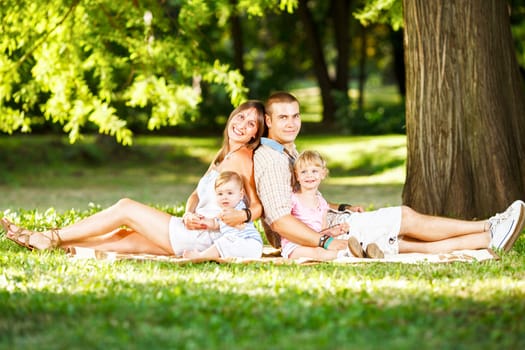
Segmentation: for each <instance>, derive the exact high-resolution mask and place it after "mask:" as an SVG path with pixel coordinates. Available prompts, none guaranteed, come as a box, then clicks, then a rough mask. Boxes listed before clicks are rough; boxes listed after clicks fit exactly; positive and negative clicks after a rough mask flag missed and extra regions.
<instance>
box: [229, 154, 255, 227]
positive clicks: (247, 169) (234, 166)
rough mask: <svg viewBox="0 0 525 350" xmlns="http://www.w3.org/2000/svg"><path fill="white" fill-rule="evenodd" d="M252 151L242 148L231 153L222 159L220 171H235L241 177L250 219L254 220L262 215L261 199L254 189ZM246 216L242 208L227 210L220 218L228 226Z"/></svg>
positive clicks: (238, 222) (233, 224)
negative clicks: (227, 157) (247, 201)
mask: <svg viewBox="0 0 525 350" xmlns="http://www.w3.org/2000/svg"><path fill="white" fill-rule="evenodd" d="M252 153H253V152H252V151H251V150H249V149H247V148H243V149H241V150H239V151H238V152H235V153H234V154H232V157H230V158H229V159H227V160H224V162H223V164H222V166H221V171H225V170H229V171H235V172H236V173H238V174H239V175H240V176H241V178H242V179H243V182H244V190H245V192H246V197H247V198H248V200H249V209H250V212H251V214H252V215H251V219H250V221H254V220H256V219H258V218H259V217H261V215H262V205H261V201H260V200H259V197H258V196H257V192H256V190H255V180H254V177H253V158H252ZM246 216H247V214H246V212H245V211H244V210H229V211H228V212H225V213H223V215H222V216H221V220H223V221H224V222H225V223H226V224H227V225H229V226H237V225H239V224H242V223H244V222H245V221H246V219H247V217H246Z"/></svg>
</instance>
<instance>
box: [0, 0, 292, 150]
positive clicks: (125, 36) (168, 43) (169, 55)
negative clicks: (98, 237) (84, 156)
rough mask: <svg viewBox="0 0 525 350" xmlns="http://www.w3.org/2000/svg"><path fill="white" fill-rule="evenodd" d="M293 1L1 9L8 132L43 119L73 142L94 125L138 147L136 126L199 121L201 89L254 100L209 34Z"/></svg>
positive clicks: (41, 1)
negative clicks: (237, 18) (138, 122)
mask: <svg viewBox="0 0 525 350" xmlns="http://www.w3.org/2000/svg"><path fill="white" fill-rule="evenodd" d="M294 3H295V1H292V0H289V1H287V0H282V1H280V2H273V1H268V0H261V1H245V0H239V1H238V2H231V1H229V0H218V1H203V0H168V1H155V0H144V1H138V0H129V1H124V2H121V1H111V0H74V1H66V0H31V1H28V0H6V1H2V3H1V4H0V14H1V17H2V23H1V31H0V131H3V132H7V133H12V132H13V131H16V130H20V131H23V132H28V131H30V130H31V127H32V125H35V124H38V123H39V120H40V122H41V119H42V117H43V118H45V119H47V120H51V121H53V122H55V123H59V124H61V125H63V129H64V131H66V132H67V133H68V134H69V138H70V140H71V142H74V141H75V140H76V139H77V138H78V137H79V136H80V135H81V133H82V129H83V128H85V127H88V126H89V125H95V126H96V127H97V128H98V131H99V132H101V133H105V134H109V135H113V136H115V137H116V138H117V140H118V141H119V142H121V143H123V144H130V143H131V140H132V132H131V130H130V129H129V127H128V126H127V121H129V120H131V119H133V118H138V119H145V120H146V122H147V125H148V128H149V129H152V130H153V129H157V128H159V127H161V126H165V125H176V124H178V123H180V122H182V121H184V120H189V119H191V118H192V117H193V114H194V111H195V107H196V106H197V104H198V103H199V102H200V101H201V98H202V95H201V92H200V82H206V83H210V84H217V85H220V86H222V89H224V90H225V91H226V92H227V94H228V97H229V99H230V101H231V103H232V104H233V105H237V104H238V103H240V102H241V101H242V100H243V99H245V98H246V92H247V90H246V88H245V86H244V83H243V76H242V75H241V74H240V72H239V71H238V70H234V69H232V67H230V66H229V65H228V64H226V63H224V62H221V61H220V60H218V59H216V58H215V57H213V56H212V55H211V52H210V51H209V50H207V48H206V45H209V44H210V43H209V42H208V40H207V33H206V26H208V25H210V23H212V22H213V23H216V24H217V25H219V26H225V25H226V24H227V21H228V18H229V17H230V16H231V15H232V13H233V12H236V13H239V12H241V13H245V14H247V15H249V16H260V15H261V14H262V13H263V11H265V10H267V9H276V10H288V11H289V10H291V9H292V8H293V6H294ZM88 124H89V125H88Z"/></svg>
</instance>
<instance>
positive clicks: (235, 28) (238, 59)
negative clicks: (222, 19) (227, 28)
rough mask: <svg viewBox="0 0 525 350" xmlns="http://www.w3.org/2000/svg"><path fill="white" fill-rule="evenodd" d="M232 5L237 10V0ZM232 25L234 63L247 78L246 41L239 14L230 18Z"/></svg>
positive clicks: (232, 0)
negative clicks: (245, 63) (245, 67)
mask: <svg viewBox="0 0 525 350" xmlns="http://www.w3.org/2000/svg"><path fill="white" fill-rule="evenodd" d="M230 3H231V5H232V6H233V7H234V8H235V6H236V5H237V0H230ZM230 24H231V33H232V34H231V37H232V40H233V62H234V65H235V68H237V69H238V70H239V72H240V73H241V74H242V75H243V76H245V73H246V72H245V70H244V40H243V36H242V24H241V18H240V17H239V14H238V13H237V11H235V12H234V14H233V15H232V16H231V18H230Z"/></svg>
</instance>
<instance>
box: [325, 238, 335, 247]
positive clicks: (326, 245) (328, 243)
mask: <svg viewBox="0 0 525 350" xmlns="http://www.w3.org/2000/svg"><path fill="white" fill-rule="evenodd" d="M333 240H334V237H328V239H327V240H326V241H325V242H324V244H323V248H324V249H328V246H329V245H330V243H332V241H333Z"/></svg>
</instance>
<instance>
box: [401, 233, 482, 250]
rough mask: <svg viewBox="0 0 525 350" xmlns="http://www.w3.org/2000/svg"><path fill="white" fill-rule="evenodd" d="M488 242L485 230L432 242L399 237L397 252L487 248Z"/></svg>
mask: <svg viewBox="0 0 525 350" xmlns="http://www.w3.org/2000/svg"><path fill="white" fill-rule="evenodd" d="M489 243H490V236H489V235H488V234H487V233H486V232H479V233H471V234H464V235H461V236H456V237H452V238H447V239H443V240H440V241H433V242H422V241H416V240H410V239H403V238H401V239H400V240H399V252H400V253H427V254H438V253H449V252H452V251H454V250H462V249H482V248H487V247H488V246H489Z"/></svg>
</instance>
